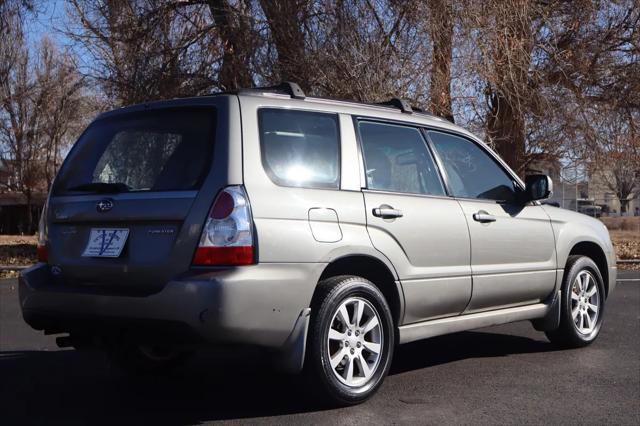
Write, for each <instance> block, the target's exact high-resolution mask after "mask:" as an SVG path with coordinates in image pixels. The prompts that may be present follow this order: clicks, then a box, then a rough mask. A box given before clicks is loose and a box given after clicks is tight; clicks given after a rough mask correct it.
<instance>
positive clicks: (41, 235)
mask: <svg viewBox="0 0 640 426" xmlns="http://www.w3.org/2000/svg"><path fill="white" fill-rule="evenodd" d="M47 240H48V237H47V206H46V205H45V206H44V208H43V209H42V213H41V214H40V221H39V222H38V246H37V248H36V252H37V253H36V254H37V257H38V262H45V263H46V262H47V261H49V252H48V250H47Z"/></svg>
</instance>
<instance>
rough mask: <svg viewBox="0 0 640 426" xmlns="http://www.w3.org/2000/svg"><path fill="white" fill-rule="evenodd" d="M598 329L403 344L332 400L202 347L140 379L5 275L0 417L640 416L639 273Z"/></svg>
mask: <svg viewBox="0 0 640 426" xmlns="http://www.w3.org/2000/svg"><path fill="white" fill-rule="evenodd" d="M619 278H621V279H624V280H626V281H621V282H619V283H618V287H617V289H616V291H615V292H614V293H613V295H612V296H611V297H610V298H609V300H608V301H607V307H606V319H605V324H604V326H603V329H602V332H601V334H600V336H599V338H598V340H597V341H596V342H595V343H594V344H593V345H591V346H589V347H587V348H583V349H577V350H557V349H555V348H554V347H553V346H551V344H550V343H548V341H547V340H546V338H545V337H544V334H542V333H538V332H536V331H535V330H534V329H533V327H531V325H530V324H529V323H526V322H523V323H516V324H509V325H503V326H497V327H491V328H486V329H481V330H476V331H470V332H463V333H457V334H453V335H449V336H441V337H436V338H432V339H429V340H426V341H422V342H416V343H412V344H409V345H404V346H401V347H399V348H398V349H397V352H396V356H395V359H394V363H393V366H392V370H391V373H390V375H389V377H387V379H386V381H385V383H384V384H383V386H382V388H381V389H380V391H379V392H378V393H377V394H376V395H375V396H374V397H373V398H372V399H371V400H369V401H368V402H366V403H364V404H362V405H359V406H356V407H349V408H339V409H333V408H331V407H325V406H322V405H320V404H319V403H317V402H316V401H315V400H314V399H313V398H311V397H310V396H309V395H308V392H306V385H305V382H304V381H302V380H301V379H300V378H297V377H290V376H283V375H278V374H275V373H272V372H271V371H269V370H267V368H266V366H265V365H263V364H262V363H261V362H259V360H255V359H252V358H251V357H249V356H245V354H244V353H240V352H239V353H237V354H236V355H235V356H233V357H231V358H225V359H224V360H221V358H220V357H219V356H218V355H216V354H209V353H206V354H201V355H199V356H197V357H195V358H194V359H193V360H191V361H190V362H189V363H188V364H187V365H186V366H185V367H184V368H182V369H180V370H178V371H176V372H174V373H172V374H171V375H170V376H167V377H161V378H148V379H143V380H142V379H137V380H132V379H129V378H127V377H125V376H123V375H121V374H120V373H119V372H117V371H116V370H114V369H113V368H112V367H111V366H110V365H109V363H108V362H107V360H106V359H105V357H104V356H103V355H102V354H100V353H99V352H77V351H74V350H60V349H58V348H57V347H56V345H55V338H54V337H53V336H44V335H42V333H39V332H36V331H33V330H31V329H30V328H29V327H28V326H27V325H26V324H24V323H23V322H22V318H21V316H20V311H19V307H18V296H17V284H16V280H0V424H3V425H14V424H55V423H57V424H65V425H70V424H176V425H197V424H206V423H210V422H215V421H226V422H230V423H241V424H283V423H292V424H336V423H337V424H405V423H406V424H471V423H473V424H581V425H584V424H598V425H600V424H605V423H606V424H629V425H638V424H640V273H639V272H627V273H620V277H619Z"/></svg>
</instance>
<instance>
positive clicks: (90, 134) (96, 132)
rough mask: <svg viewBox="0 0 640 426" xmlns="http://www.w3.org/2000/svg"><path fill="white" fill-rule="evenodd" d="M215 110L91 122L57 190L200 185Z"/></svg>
mask: <svg viewBox="0 0 640 426" xmlns="http://www.w3.org/2000/svg"><path fill="white" fill-rule="evenodd" d="M214 127H215V111H213V110H211V109H202V108H200V109H172V110H160V111H157V110H156V111H144V112H136V113H128V114H123V115H116V116H114V117H110V118H105V119H101V120H98V121H96V122H94V123H93V124H91V126H89V128H88V129H87V131H86V132H85V133H84V134H83V135H82V136H81V138H80V139H79V140H78V142H77V146H76V148H75V149H74V150H72V152H71V154H70V157H69V159H68V160H67V161H66V162H65V165H64V167H63V169H62V171H61V172H60V177H59V179H58V182H59V183H57V184H56V190H55V191H56V192H57V193H78V192H82V191H92V190H95V189H96V188H98V187H99V185H101V184H115V185H117V187H118V188H119V190H128V191H172V190H189V189H195V188H197V187H198V186H199V185H200V183H201V181H202V179H203V178H204V176H205V174H206V172H207V171H208V169H209V165H210V164H211V156H212V148H213V140H214V133H213V131H214Z"/></svg>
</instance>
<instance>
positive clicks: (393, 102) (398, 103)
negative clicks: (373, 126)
mask: <svg viewBox="0 0 640 426" xmlns="http://www.w3.org/2000/svg"><path fill="white" fill-rule="evenodd" d="M374 105H383V106H392V107H395V108H398V109H399V110H400V111H402V112H404V113H406V114H413V110H414V108H411V105H410V104H409V102H407V101H405V100H404V99H400V98H391V99H389V100H388V101H385V102H377V103H375V104H374ZM415 110H416V111H417V112H421V110H420V108H415Z"/></svg>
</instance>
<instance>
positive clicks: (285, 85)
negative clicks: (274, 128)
mask: <svg viewBox="0 0 640 426" xmlns="http://www.w3.org/2000/svg"><path fill="white" fill-rule="evenodd" d="M243 91H263V92H281V93H286V94H287V95H289V96H291V97H292V98H294V99H304V98H305V97H306V96H305V94H304V92H303V91H302V89H301V88H300V86H299V85H298V84H297V83H294V82H292V81H283V82H282V83H280V84H276V85H275V86H264V87H251V88H249V89H240V92H243Z"/></svg>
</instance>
